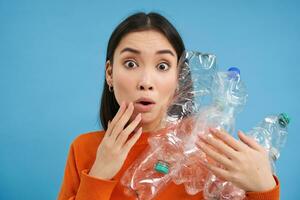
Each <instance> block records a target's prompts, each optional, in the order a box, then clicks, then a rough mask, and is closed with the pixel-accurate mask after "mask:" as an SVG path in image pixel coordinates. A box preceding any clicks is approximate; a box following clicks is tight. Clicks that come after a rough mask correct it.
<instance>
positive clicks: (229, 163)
mask: <svg viewBox="0 0 300 200" xmlns="http://www.w3.org/2000/svg"><path fill="white" fill-rule="evenodd" d="M210 132H211V133H212V134H210V135H209V136H206V137H203V136H199V138H200V140H199V141H198V142H197V145H198V146H199V147H200V149H202V150H203V151H204V152H205V153H206V154H207V155H208V156H209V157H210V158H212V159H213V160H215V161H216V162H217V163H218V164H221V165H222V167H221V166H220V165H218V164H217V165H216V164H213V163H205V166H206V167H207V168H208V169H209V170H211V171H212V173H214V174H215V175H217V176H218V177H221V178H223V179H225V180H226V181H230V182H232V183H233V184H234V185H236V186H237V187H239V188H241V189H243V190H245V191H255V192H260V191H267V190H270V189H272V188H274V187H275V186H276V182H275V180H274V177H273V174H272V170H271V165H270V162H269V158H268V153H267V151H266V150H265V149H264V148H263V147H262V146H260V145H259V144H258V143H257V142H256V141H255V140H254V139H252V138H250V137H248V136H246V135H245V134H244V133H242V132H241V131H239V132H238V136H239V138H240V141H239V140H236V139H235V138H234V137H232V136H231V135H230V134H228V133H227V132H225V131H219V130H217V129H210ZM212 135H213V136H212Z"/></svg>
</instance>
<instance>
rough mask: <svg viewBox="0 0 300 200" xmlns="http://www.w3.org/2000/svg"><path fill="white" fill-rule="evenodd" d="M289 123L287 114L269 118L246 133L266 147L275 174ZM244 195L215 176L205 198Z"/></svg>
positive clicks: (225, 199)
mask: <svg viewBox="0 0 300 200" xmlns="http://www.w3.org/2000/svg"><path fill="white" fill-rule="evenodd" d="M289 122H290V118H289V117H288V115H287V114H285V113H281V114H279V115H271V116H267V117H266V118H264V120H262V121H261V122H260V123H259V124H258V125H257V126H255V127H254V128H252V129H251V130H250V131H249V132H247V133H246V135H248V136H250V137H252V138H253V139H255V140H256V141H257V142H258V143H259V144H260V145H262V146H263V147H265V149H266V150H267V152H268V153H269V158H270V162H271V165H272V167H273V173H275V161H276V160H277V159H278V158H279V156H280V150H281V148H282V147H283V146H284V144H285V142H286V138H287V134H288V132H287V126H288V124H289ZM244 194H245V191H243V190H241V189H239V188H237V187H236V186H234V185H233V184H232V183H230V182H227V181H223V180H222V179H220V178H218V177H216V176H214V175H212V176H210V177H209V178H208V180H207V182H206V184H205V190H204V197H205V199H208V200H213V199H220V200H227V199H234V200H242V199H243V198H244Z"/></svg>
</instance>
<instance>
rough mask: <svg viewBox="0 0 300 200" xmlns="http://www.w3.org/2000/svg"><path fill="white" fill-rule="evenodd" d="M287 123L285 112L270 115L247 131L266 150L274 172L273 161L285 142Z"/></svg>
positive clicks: (288, 119) (287, 117)
mask: <svg viewBox="0 0 300 200" xmlns="http://www.w3.org/2000/svg"><path fill="white" fill-rule="evenodd" d="M289 123H290V118H289V116H288V115H287V114H286V113H280V114H279V115H270V116H267V117H266V118H264V120H262V121H261V122H260V123H259V124H258V125H257V126H256V127H254V128H252V129H251V130H250V131H249V132H248V133H247V135H248V136H250V137H252V138H253V139H254V140H255V141H256V142H257V143H259V144H260V145H261V146H263V147H264V148H265V149H266V150H267V151H268V153H269V156H270V162H271V165H272V169H273V173H274V174H275V172H276V170H275V161H276V160H277V159H278V158H279V156H280V151H281V149H282V148H283V147H284V145H285V143H286V139H287V135H288V131H287V127H288V124H289Z"/></svg>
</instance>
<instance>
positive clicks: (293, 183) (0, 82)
mask: <svg viewBox="0 0 300 200" xmlns="http://www.w3.org/2000/svg"><path fill="white" fill-rule="evenodd" d="M299 9H300V3H299V1H291V0H287V1H280V0H272V1H271V0H267V1H258V0H254V1H246V0H244V1H242V0H227V1H216V0H214V1H202V0H194V1H191V0H187V1H167V0H165V1H146V0H139V1H132V0H126V1H121V0H120V1H115V0H110V1H100V0H98V1H96V0H94V1H61V0H60V1H58V0H51V1H37V0H28V1H21V0H0V91H1V93H0V94H1V98H0V107H1V110H0V134H1V138H0V180H1V181H0V199H5V200H6V199H9V200H10V199H30V200H33V199H56V197H57V194H58V192H59V189H60V186H61V181H62V177H63V173H64V168H65V162H66V158H67V153H68V150H69V146H70V144H71V142H72V141H73V140H74V138H75V137H76V136H78V135H79V134H82V133H86V132H89V131H93V130H98V129H101V127H100V126H99V125H98V124H99V123H98V118H97V117H98V116H97V115H98V110H99V100H100V96H101V91H102V86H103V81H104V63H105V55H106V45H107V42H108V39H109V36H110V34H111V32H112V31H113V29H114V28H115V26H116V25H117V24H118V23H119V22H121V20H123V19H124V18H125V17H127V16H128V15H129V14H132V13H134V12H136V11H145V12H150V11H156V12H160V13H161V14H163V15H164V16H166V17H167V18H168V19H169V20H170V21H171V22H172V23H173V24H174V25H175V27H177V29H178V30H179V32H180V34H181V35H182V37H183V40H184V42H185V45H186V48H187V49H190V50H198V51H201V52H210V53H214V54H216V55H217V59H218V61H217V62H218V66H219V68H220V69H226V68H227V67H229V66H236V67H239V68H240V69H241V74H242V76H243V79H244V81H245V83H246V85H247V88H248V93H249V99H248V103H247V105H246V107H245V109H244V111H243V112H242V113H241V114H240V115H239V118H238V119H237V129H241V130H244V131H247V130H249V129H250V128H251V127H252V126H254V125H256V124H257V122H259V121H260V120H261V119H262V118H263V117H264V116H266V115H268V114H273V113H279V112H287V113H288V114H289V115H290V116H291V118H292V122H291V124H290V127H289V136H288V141H287V144H286V147H285V148H284V149H283V151H282V155H281V157H280V159H279V161H278V163H277V173H278V176H279V179H280V183H281V198H282V199H284V200H292V199H299V198H300V193H299V189H300V188H299V183H298V182H299V178H300V177H299V175H300V156H299V153H298V152H299V148H300V134H299V128H300V126H299V113H300V108H299V103H298V101H299V99H300V90H299V82H300V78H299V74H300V66H299V60H298V58H299V52H300V15H299ZM298 134H299V135H298Z"/></svg>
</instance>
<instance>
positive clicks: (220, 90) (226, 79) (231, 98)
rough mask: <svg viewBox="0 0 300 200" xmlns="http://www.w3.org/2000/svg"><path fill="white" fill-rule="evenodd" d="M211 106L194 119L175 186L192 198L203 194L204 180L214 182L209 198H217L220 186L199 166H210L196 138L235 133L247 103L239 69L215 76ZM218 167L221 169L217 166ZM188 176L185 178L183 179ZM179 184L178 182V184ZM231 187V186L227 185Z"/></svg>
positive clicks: (239, 192) (242, 193)
mask: <svg viewBox="0 0 300 200" xmlns="http://www.w3.org/2000/svg"><path fill="white" fill-rule="evenodd" d="M211 93H212V100H213V101H212V103H211V104H210V105H208V106H205V107H203V108H201V109H200V110H199V112H198V114H197V115H196V116H195V119H196V120H195V127H194V129H193V132H192V134H191V136H190V137H189V140H187V141H186V142H185V150H184V160H183V162H182V164H181V166H182V167H181V169H180V170H179V171H178V173H179V174H178V177H176V178H175V179H176V180H177V181H176V182H177V183H182V182H180V180H183V183H184V184H185V188H186V191H187V193H189V194H191V195H194V194H196V193H198V192H200V191H202V190H203V187H204V185H205V182H206V181H207V180H209V181H212V182H213V184H212V185H213V186H217V187H214V188H211V190H209V191H211V192H212V193H210V197H212V196H215V199H218V198H219V194H220V190H222V186H221V185H220V184H221V183H222V184H223V181H220V180H219V179H218V178H217V177H215V176H214V175H213V174H212V173H210V172H207V170H206V169H205V168H204V167H203V166H202V165H201V163H202V162H212V161H210V160H209V158H208V157H207V156H206V155H205V154H204V153H203V152H202V151H201V150H200V149H199V148H198V147H197V146H196V141H197V140H198V137H199V136H202V137H208V136H211V135H210V133H209V131H208V129H209V128H216V129H222V130H226V131H227V132H229V133H232V132H233V130H234V124H235V116H236V114H237V113H239V112H240V111H241V109H242V107H243V106H244V105H245V103H246V99H247V93H246V88H245V85H244V84H243V82H242V81H241V79H240V74H239V70H238V69H234V70H232V69H230V70H228V71H226V72H218V73H217V74H216V75H215V76H214V80H213V83H212V89H211ZM220 167H221V166H220ZM187 175H188V177H186V176H187ZM178 180H179V181H178ZM224 184H225V183H224ZM226 185H230V183H226ZM232 192H235V193H237V194H239V195H240V196H241V197H244V192H243V191H240V190H239V189H236V190H233V191H232Z"/></svg>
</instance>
